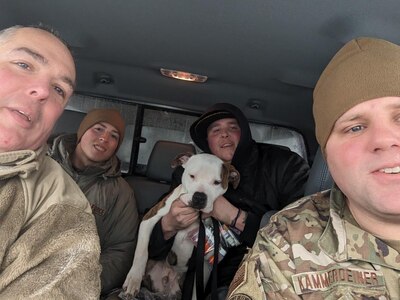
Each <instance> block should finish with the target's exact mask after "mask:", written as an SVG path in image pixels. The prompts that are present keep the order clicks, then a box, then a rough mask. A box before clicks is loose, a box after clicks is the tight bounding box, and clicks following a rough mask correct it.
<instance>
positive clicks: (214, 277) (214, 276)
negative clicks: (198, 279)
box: [211, 218, 220, 300]
mask: <svg viewBox="0 0 400 300" xmlns="http://www.w3.org/2000/svg"><path fill="white" fill-rule="evenodd" d="M212 221H213V227H214V262H213V268H212V271H211V280H212V281H211V300H217V299H218V294H217V288H218V286H217V284H218V281H217V267H218V258H219V242H220V241H219V239H220V236H219V223H218V221H217V220H216V219H214V218H212Z"/></svg>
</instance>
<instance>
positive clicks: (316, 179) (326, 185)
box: [304, 148, 333, 196]
mask: <svg viewBox="0 0 400 300" xmlns="http://www.w3.org/2000/svg"><path fill="white" fill-rule="evenodd" d="M332 185H333V179H332V176H331V174H330V173H329V170H328V165H327V163H326V161H325V158H324V156H323V155H322V151H321V148H318V150H317V153H316V154H315V158H314V162H313V164H312V166H311V169H310V175H309V177H308V180H307V183H306V185H305V190H304V195H306V196H307V195H312V194H315V193H317V192H321V191H324V190H327V189H330V188H331V187H332Z"/></svg>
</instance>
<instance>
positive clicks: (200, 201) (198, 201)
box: [190, 192, 207, 209]
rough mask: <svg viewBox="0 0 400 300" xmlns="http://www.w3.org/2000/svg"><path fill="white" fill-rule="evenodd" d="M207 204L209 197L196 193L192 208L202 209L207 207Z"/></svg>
mask: <svg viewBox="0 0 400 300" xmlns="http://www.w3.org/2000/svg"><path fill="white" fill-rule="evenodd" d="M206 204H207V195H206V194H205V193H201V192H195V193H194V194H193V197H192V203H191V205H190V206H191V207H193V208H196V209H202V208H204V207H206Z"/></svg>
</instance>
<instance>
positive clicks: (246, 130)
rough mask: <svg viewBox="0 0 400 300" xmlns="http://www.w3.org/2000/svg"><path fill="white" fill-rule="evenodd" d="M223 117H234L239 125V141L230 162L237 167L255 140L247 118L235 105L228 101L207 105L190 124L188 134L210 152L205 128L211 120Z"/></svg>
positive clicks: (201, 147) (202, 148)
mask: <svg viewBox="0 0 400 300" xmlns="http://www.w3.org/2000/svg"><path fill="white" fill-rule="evenodd" d="M224 118H235V119H236V120H237V122H238V124H239V127H240V132H241V133H240V141H239V144H238V147H237V148H236V151H235V155H234V156H233V159H232V164H233V165H234V166H235V167H238V166H239V163H240V162H241V161H243V159H244V158H245V157H246V155H247V154H246V153H248V151H249V150H250V149H251V147H252V146H253V144H254V143H255V142H254V140H253V138H252V136H251V131H250V126H249V122H248V120H247V118H246V117H245V115H244V114H243V112H242V111H241V110H240V109H239V108H237V107H236V106H234V105H232V104H230V103H217V104H215V105H213V106H211V107H209V108H208V109H207V110H206V112H205V113H204V114H203V115H201V116H200V118H199V119H197V121H195V122H194V123H193V124H192V126H190V136H191V138H192V140H193V141H194V142H195V144H196V145H197V146H198V147H199V148H200V149H201V150H203V151H204V152H206V153H210V152H211V151H210V148H209V147H208V142H207V128H208V126H209V125H210V124H211V123H212V122H214V121H217V120H220V119H224Z"/></svg>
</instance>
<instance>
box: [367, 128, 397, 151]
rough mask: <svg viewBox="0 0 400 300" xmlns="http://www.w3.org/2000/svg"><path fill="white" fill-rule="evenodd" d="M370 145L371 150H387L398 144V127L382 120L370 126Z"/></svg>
mask: <svg viewBox="0 0 400 300" xmlns="http://www.w3.org/2000/svg"><path fill="white" fill-rule="evenodd" d="M369 129H370V145H371V147H372V150H373V151H375V152H376V151H380V150H388V149H392V148H398V147H399V146H400V128H399V126H398V125H397V124H393V123H389V122H382V123H380V124H379V125H377V126H370V128H369Z"/></svg>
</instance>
